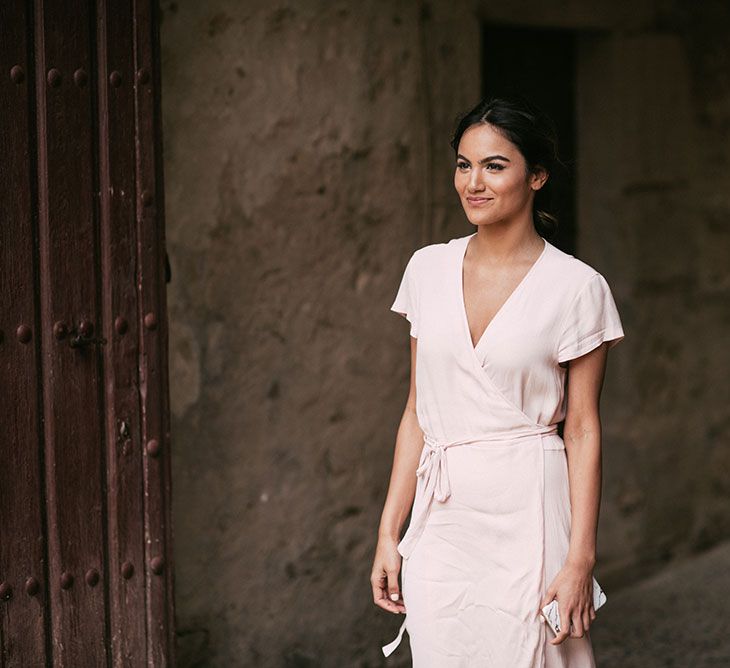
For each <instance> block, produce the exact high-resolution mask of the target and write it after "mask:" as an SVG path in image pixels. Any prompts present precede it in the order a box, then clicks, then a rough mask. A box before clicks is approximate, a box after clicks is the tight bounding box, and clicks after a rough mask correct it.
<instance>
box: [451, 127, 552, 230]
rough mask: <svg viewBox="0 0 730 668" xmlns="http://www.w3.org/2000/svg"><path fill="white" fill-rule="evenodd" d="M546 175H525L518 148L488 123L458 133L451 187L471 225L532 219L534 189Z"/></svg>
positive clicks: (525, 170) (524, 166) (543, 173)
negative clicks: (521, 218)
mask: <svg viewBox="0 0 730 668" xmlns="http://www.w3.org/2000/svg"><path fill="white" fill-rule="evenodd" d="M546 180H547V174H546V173H545V172H541V173H539V174H538V175H535V174H528V173H527V165H526V163H525V159H524V158H523V156H522V154H521V153H520V151H519V150H518V148H517V147H516V146H515V145H514V144H513V143H512V142H510V141H509V140H508V139H506V138H505V137H504V136H503V135H502V134H501V133H500V132H499V131H497V130H496V129H495V128H494V127H493V126H492V125H489V124H484V123H481V124H479V125H472V126H471V127H470V128H468V129H467V130H466V131H465V132H464V134H463V135H462V136H461V140H460V141H459V150H458V155H457V158H456V171H455V173H454V186H455V187H456V192H458V193H459V197H460V198H461V205H462V206H463V207H464V211H465V212H466V216H467V218H468V219H469V221H470V222H471V223H473V224H474V225H489V224H492V223H498V222H507V221H511V220H514V219H515V218H519V217H520V216H522V215H525V216H527V217H528V218H529V219H530V220H531V219H532V200H533V198H534V193H535V190H537V189H539V188H540V187H542V185H543V183H544V182H545V181H546Z"/></svg>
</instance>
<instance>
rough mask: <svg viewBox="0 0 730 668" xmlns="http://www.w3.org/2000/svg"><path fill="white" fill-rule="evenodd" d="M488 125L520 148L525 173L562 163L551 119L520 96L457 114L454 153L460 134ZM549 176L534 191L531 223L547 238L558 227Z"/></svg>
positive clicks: (486, 102)
mask: <svg viewBox="0 0 730 668" xmlns="http://www.w3.org/2000/svg"><path fill="white" fill-rule="evenodd" d="M478 124H489V125H492V126H494V127H495V128H497V129H498V130H499V131H500V132H501V133H502V135H504V137H506V138H507V139H508V140H509V141H511V142H512V143H513V144H514V145H515V146H516V147H517V148H518V149H519V151H520V153H521V154H522V156H523V157H524V159H525V162H526V163H527V169H528V172H533V171H535V169H536V168H537V167H543V168H544V169H545V170H546V171H547V172H548V173H549V174H550V175H552V174H553V173H554V171H555V170H556V168H557V167H558V166H563V163H562V162H561V160H560V158H559V157H558V137H557V131H556V129H555V124H554V123H553V121H552V119H551V118H550V117H549V116H547V114H545V113H544V112H542V111H541V110H540V109H538V108H537V107H536V106H535V105H534V104H533V103H532V102H530V101H529V100H528V99H527V98H525V97H524V96H522V95H515V96H511V97H492V98H485V99H483V100H482V101H481V102H479V104H477V105H476V106H475V107H474V108H473V109H471V110H470V111H467V112H465V113H463V114H461V115H459V116H458V117H457V119H456V129H455V131H454V134H453V136H452V138H451V146H452V148H453V149H454V153H457V154H458V152H459V142H460V141H461V136H462V135H463V134H464V132H466V130H467V129H468V128H470V127H471V126H472V125H478ZM551 186H552V184H551V179H550V178H548V180H547V181H546V182H545V184H544V185H543V186H542V188H540V189H539V190H537V191H536V192H535V199H534V200H533V205H532V222H533V224H534V225H535V229H536V230H537V233H538V234H539V235H540V236H541V237H545V238H547V239H549V238H551V237H552V236H553V235H554V234H555V232H556V231H557V228H558V219H557V217H556V216H555V215H554V213H551V212H549V209H550V208H552V207H551V198H552V187H551Z"/></svg>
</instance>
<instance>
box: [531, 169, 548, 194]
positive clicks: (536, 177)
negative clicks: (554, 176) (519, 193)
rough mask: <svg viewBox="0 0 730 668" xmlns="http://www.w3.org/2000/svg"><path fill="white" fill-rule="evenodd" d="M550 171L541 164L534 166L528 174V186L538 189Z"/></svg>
mask: <svg viewBox="0 0 730 668" xmlns="http://www.w3.org/2000/svg"><path fill="white" fill-rule="evenodd" d="M549 176H550V173H549V172H548V171H547V170H546V169H545V168H544V167H542V166H541V165H538V166H537V167H535V169H534V170H533V171H532V174H530V188H532V189H533V190H540V188H542V187H543V186H544V185H545V182H546V181H547V180H548V178H549Z"/></svg>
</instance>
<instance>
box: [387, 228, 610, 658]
mask: <svg viewBox="0 0 730 668" xmlns="http://www.w3.org/2000/svg"><path fill="white" fill-rule="evenodd" d="M475 234H476V232H475V233H474V234H470V235H467V236H465V237H460V238H456V239H451V240H450V241H449V242H448V243H436V244H431V245H428V246H424V247H422V248H419V249H418V250H416V251H415V252H414V253H413V254H412V256H411V258H410V259H409V261H408V264H407V265H406V268H405V271H404V274H403V278H402V281H401V284H400V287H399V289H398V293H397V296H396V298H395V301H394V302H393V305H392V306H391V309H392V310H393V311H395V312H397V313H399V314H401V315H403V316H405V317H406V318H407V319H408V321H409V322H410V333H411V336H414V337H416V338H417V339H418V347H417V356H416V403H417V408H416V411H417V415H418V421H419V424H420V427H421V429H422V431H423V433H424V444H423V449H422V452H421V456H420V462H419V465H418V469H417V471H416V475H417V485H416V494H415V499H414V502H413V508H412V511H411V518H410V522H409V525H408V529H407V531H406V532H405V535H404V536H403V537H402V539H401V540H400V542H399V543H398V552H399V553H400V554H401V555H402V557H403V559H402V563H401V585H402V594H403V601H404V603H405V607H406V614H405V617H404V619H403V622H402V624H401V627H400V630H399V631H398V635H397V637H396V638H395V640H393V641H392V642H390V643H388V644H387V645H385V646H384V647H383V648H382V650H383V653H384V654H385V656H389V655H390V654H391V653H392V652H393V651H394V650H395V649H396V647H397V646H398V644H399V643H400V641H401V639H402V637H403V633H404V631H408V637H409V640H410V646H411V655H412V658H413V666H414V668H477V667H478V668H593V667H594V666H595V661H594V657H593V649H592V645H591V640H590V635H589V633H586V634H585V635H584V636H583V637H582V638H568V639H566V640H565V641H564V642H563V643H561V644H560V645H557V646H555V645H551V644H550V643H549V642H548V640H549V639H550V638H552V637H553V635H552V632H551V631H550V630H549V629H548V627H547V625H546V624H545V622H544V621H543V618H542V615H541V614H540V612H539V603H540V600H541V599H542V597H543V595H544V592H545V590H546V589H547V587H548V586H549V584H550V582H551V581H552V579H553V578H554V576H555V575H556V574H557V572H558V571H559V570H560V568H561V566H562V564H563V563H564V561H565V558H566V555H567V551H568V543H569V535H570V517H571V514H570V490H569V482H568V468H567V459H566V451H565V445H564V442H563V440H562V438H561V437H560V436H559V435H558V433H557V424H558V423H559V422H560V421H562V420H563V419H564V417H565V409H566V393H565V381H566V370H565V369H563V368H562V367H561V366H559V362H565V361H567V360H572V359H574V358H576V357H579V356H581V355H584V354H585V353H587V352H589V351H591V350H593V349H594V348H596V347H597V346H598V345H600V344H601V343H603V342H604V341H608V342H609V347H613V346H614V345H616V344H617V343H618V342H619V341H620V340H621V339H623V337H624V333H623V329H622V326H621V320H620V318H619V314H618V311H617V309H616V304H615V302H614V299H613V296H612V294H611V290H610V288H609V286H608V284H607V283H606V280H605V279H604V278H603V276H602V275H601V274H600V273H598V272H597V271H596V270H595V269H593V268H592V267H591V266H589V265H588V264H586V263H584V262H583V261H581V260H579V259H577V258H575V257H574V256H572V255H569V254H567V253H564V252H563V251H561V250H560V249H558V248H557V247H556V246H553V245H552V244H550V243H549V242H547V241H545V240H543V241H544V242H545V246H544V248H543V250H542V253H541V255H540V256H539V258H538V259H537V260H536V261H535V263H534V264H533V265H532V267H531V268H530V270H529V271H528V273H527V274H526V275H525V277H524V278H523V279H522V281H521V282H520V283H519V285H518V286H517V288H516V289H515V290H514V291H513V292H512V294H511V295H510V296H509V298H508V299H507V301H506V302H505V303H504V304H503V305H502V307H501V308H500V310H499V311H498V312H497V314H496V315H495V316H494V318H493V319H492V321H491V322H490V323H489V325H488V327H487V329H486V330H485V331H484V333H483V335H482V336H481V338H480V340H479V341H478V342H477V344H476V346H473V345H472V341H471V335H470V333H469V327H468V321H467V317H466V311H465V309H464V296H463V283H462V270H463V260H464V255H465V252H466V248H467V244H468V243H469V240H470V239H471V238H472V237H473V236H474V235H475ZM599 614H600V613H599Z"/></svg>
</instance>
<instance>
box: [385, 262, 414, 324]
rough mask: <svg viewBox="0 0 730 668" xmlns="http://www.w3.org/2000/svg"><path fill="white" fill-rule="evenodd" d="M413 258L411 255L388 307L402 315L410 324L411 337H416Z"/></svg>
mask: <svg viewBox="0 0 730 668" xmlns="http://www.w3.org/2000/svg"><path fill="white" fill-rule="evenodd" d="M415 256H416V254H415V253H414V254H413V255H411V257H410V259H409V260H408V263H407V264H406V268H405V270H404V271H403V277H402V278H401V282H400V286H399V287H398V293H397V294H396V296H395V301H393V304H392V306H391V307H390V310H391V311H395V312H396V313H398V314H400V315H402V316H403V317H404V318H406V320H408V322H410V323H411V336H412V337H414V338H417V337H418V293H417V291H416V280H415V279H416V277H415V268H414V265H415Z"/></svg>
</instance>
